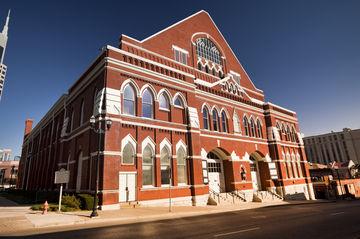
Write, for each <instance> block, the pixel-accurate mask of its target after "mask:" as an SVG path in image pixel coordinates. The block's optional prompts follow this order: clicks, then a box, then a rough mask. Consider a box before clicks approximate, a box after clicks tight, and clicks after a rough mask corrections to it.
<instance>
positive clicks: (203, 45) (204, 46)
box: [196, 38, 222, 65]
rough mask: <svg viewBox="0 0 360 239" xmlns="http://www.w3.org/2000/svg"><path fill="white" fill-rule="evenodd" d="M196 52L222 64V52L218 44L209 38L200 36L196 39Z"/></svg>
mask: <svg viewBox="0 0 360 239" xmlns="http://www.w3.org/2000/svg"><path fill="white" fill-rule="evenodd" d="M196 53H197V55H198V56H200V57H204V58H205V59H207V60H210V61H212V62H214V63H216V64H219V65H221V64H222V63H221V54H220V51H219V49H218V48H217V47H216V45H215V44H214V43H213V42H212V41H211V40H210V39H208V38H199V39H197V40H196Z"/></svg>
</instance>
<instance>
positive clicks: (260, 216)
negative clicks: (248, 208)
mask: <svg viewBox="0 0 360 239" xmlns="http://www.w3.org/2000/svg"><path fill="white" fill-rule="evenodd" d="M251 218H254V219H256V218H266V216H263V215H259V216H252V217H251Z"/></svg>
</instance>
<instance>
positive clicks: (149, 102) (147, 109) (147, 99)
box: [142, 89, 154, 118]
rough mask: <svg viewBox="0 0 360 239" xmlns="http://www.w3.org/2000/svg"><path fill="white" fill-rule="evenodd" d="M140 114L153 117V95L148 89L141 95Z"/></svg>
mask: <svg viewBox="0 0 360 239" xmlns="http://www.w3.org/2000/svg"><path fill="white" fill-rule="evenodd" d="M142 116H143V117H146V118H154V97H153V94H152V93H151V91H150V90H149V89H145V90H144V93H143V95H142Z"/></svg>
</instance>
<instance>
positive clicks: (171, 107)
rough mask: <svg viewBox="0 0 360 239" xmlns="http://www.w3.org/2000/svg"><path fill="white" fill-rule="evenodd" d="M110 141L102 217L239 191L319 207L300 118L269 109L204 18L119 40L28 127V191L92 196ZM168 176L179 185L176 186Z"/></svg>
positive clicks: (24, 179) (24, 166)
mask: <svg viewBox="0 0 360 239" xmlns="http://www.w3.org/2000/svg"><path fill="white" fill-rule="evenodd" d="M92 115H95V117H96V121H97V122H98V121H99V120H101V121H105V120H111V121H112V125H111V127H110V128H109V129H108V130H107V131H106V132H105V133H104V135H103V140H102V142H104V143H103V144H101V150H100V155H101V160H100V172H99V189H100V198H101V200H100V201H101V202H100V204H101V205H102V208H103V209H106V208H114V207H118V206H119V202H124V201H139V202H140V203H141V204H159V203H160V204H161V203H162V202H167V201H168V197H169V184H171V197H172V198H173V202H174V203H175V204H188V205H203V204H206V202H207V199H208V196H209V191H210V192H215V193H216V192H232V191H236V190H240V191H241V192H243V193H244V194H243V195H245V197H246V199H247V200H251V198H252V195H253V192H254V191H261V190H263V191H266V190H267V191H272V192H276V193H278V194H280V195H282V196H284V197H291V196H292V195H296V194H302V195H304V196H305V197H306V198H308V199H309V198H311V199H312V198H314V196H313V191H312V185H311V181H310V177H309V170H308V166H307V161H306V156H305V153H304V147H303V143H302V138H301V134H300V132H299V125H298V120H297V116H296V113H295V112H293V111H290V110H287V109H284V108H282V107H279V106H277V105H274V104H272V103H268V102H267V103H266V102H264V92H263V91H262V90H260V89H258V88H256V87H255V85H254V84H253V82H252V81H251V79H250V78H249V76H248V74H247V73H246V71H245V70H244V68H243V67H242V65H241V63H240V62H239V60H238V59H237V57H236V56H235V54H234V52H233V51H232V50H231V48H230V46H229V45H228V43H227V42H226V40H225V38H224V37H223V35H222V34H221V32H220V31H219V29H218V28H217V27H216V25H215V23H214V22H213V20H212V19H211V17H210V16H209V14H208V13H207V12H205V11H200V12H198V13H196V14H194V15H192V16H190V17H188V18H186V19H184V20H182V21H180V22H177V23H176V24H174V25H172V26H170V27H168V28H166V29H164V30H162V31H160V32H158V33H156V34H154V35H152V36H150V37H148V38H146V39H144V40H142V41H139V40H136V39H133V38H131V37H129V36H126V35H121V37H120V44H119V47H112V46H106V47H104V48H103V51H102V53H101V54H100V55H99V56H98V57H97V58H96V59H95V60H94V62H93V63H92V64H91V65H90V66H89V68H88V69H87V70H86V71H85V73H84V74H83V75H82V76H81V77H80V78H79V79H78V80H77V81H76V82H75V83H74V85H72V86H71V87H70V89H69V91H68V93H67V94H66V95H64V96H62V97H61V98H60V99H59V100H58V101H57V102H56V103H55V105H54V106H53V107H52V108H51V109H50V110H49V112H48V113H47V114H46V115H45V117H44V118H43V119H42V120H41V121H40V122H39V123H38V124H37V126H36V127H35V128H34V129H32V130H31V124H32V121H27V122H26V129H25V137H24V143H23V148H22V157H21V162H20V172H19V181H18V182H19V185H18V186H19V187H20V188H23V189H26V190H56V189H57V186H56V185H54V183H53V181H54V172H55V171H56V170H58V169H60V168H65V169H68V170H70V182H69V183H68V184H67V185H66V190H68V191H74V192H75V191H77V192H89V193H91V192H93V191H94V188H95V177H94V174H95V162H96V157H97V154H98V135H97V134H96V133H95V132H94V131H93V130H92V129H91V128H90V124H89V118H90V117H91V116H92ZM169 175H171V180H170V177H169Z"/></svg>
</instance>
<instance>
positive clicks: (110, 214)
mask: <svg viewBox="0 0 360 239" xmlns="http://www.w3.org/2000/svg"><path fill="white" fill-rule="evenodd" d="M323 202H329V201H293V202H285V201H280V202H271V203H255V202H247V203H241V204H236V205H221V206H204V207H191V206H173V207H172V211H171V212H169V208H168V207H137V208H121V209H120V210H112V211H99V217H96V218H90V217H89V215H90V213H91V212H90V211H78V212H64V213H57V212H49V213H47V214H46V215H42V214H41V212H32V211H30V210H28V209H27V210H26V211H24V210H23V211H22V217H16V218H12V220H10V221H9V220H2V221H5V224H9V223H6V222H11V223H12V224H10V225H4V227H3V225H2V224H1V225H0V235H4V234H7V235H10V234H11V235H15V234H18V235H24V234H27V235H29V234H34V233H39V229H45V230H55V229H59V230H60V229H61V230H69V229H71V227H69V226H73V227H74V226H78V227H81V226H82V227H97V226H103V225H104V224H106V225H114V224H117V225H119V224H129V223H135V222H146V221H155V220H163V219H174V218H180V217H190V216H199V215H206V214H214V213H222V212H230V211H239V210H247V209H254V208H262V207H271V206H286V205H294V204H295V205H297V204H310V203H323ZM0 214H2V215H3V214H4V213H3V211H2V210H1V209H0ZM63 226H64V228H61V227H63ZM59 227H60V228H59Z"/></svg>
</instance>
